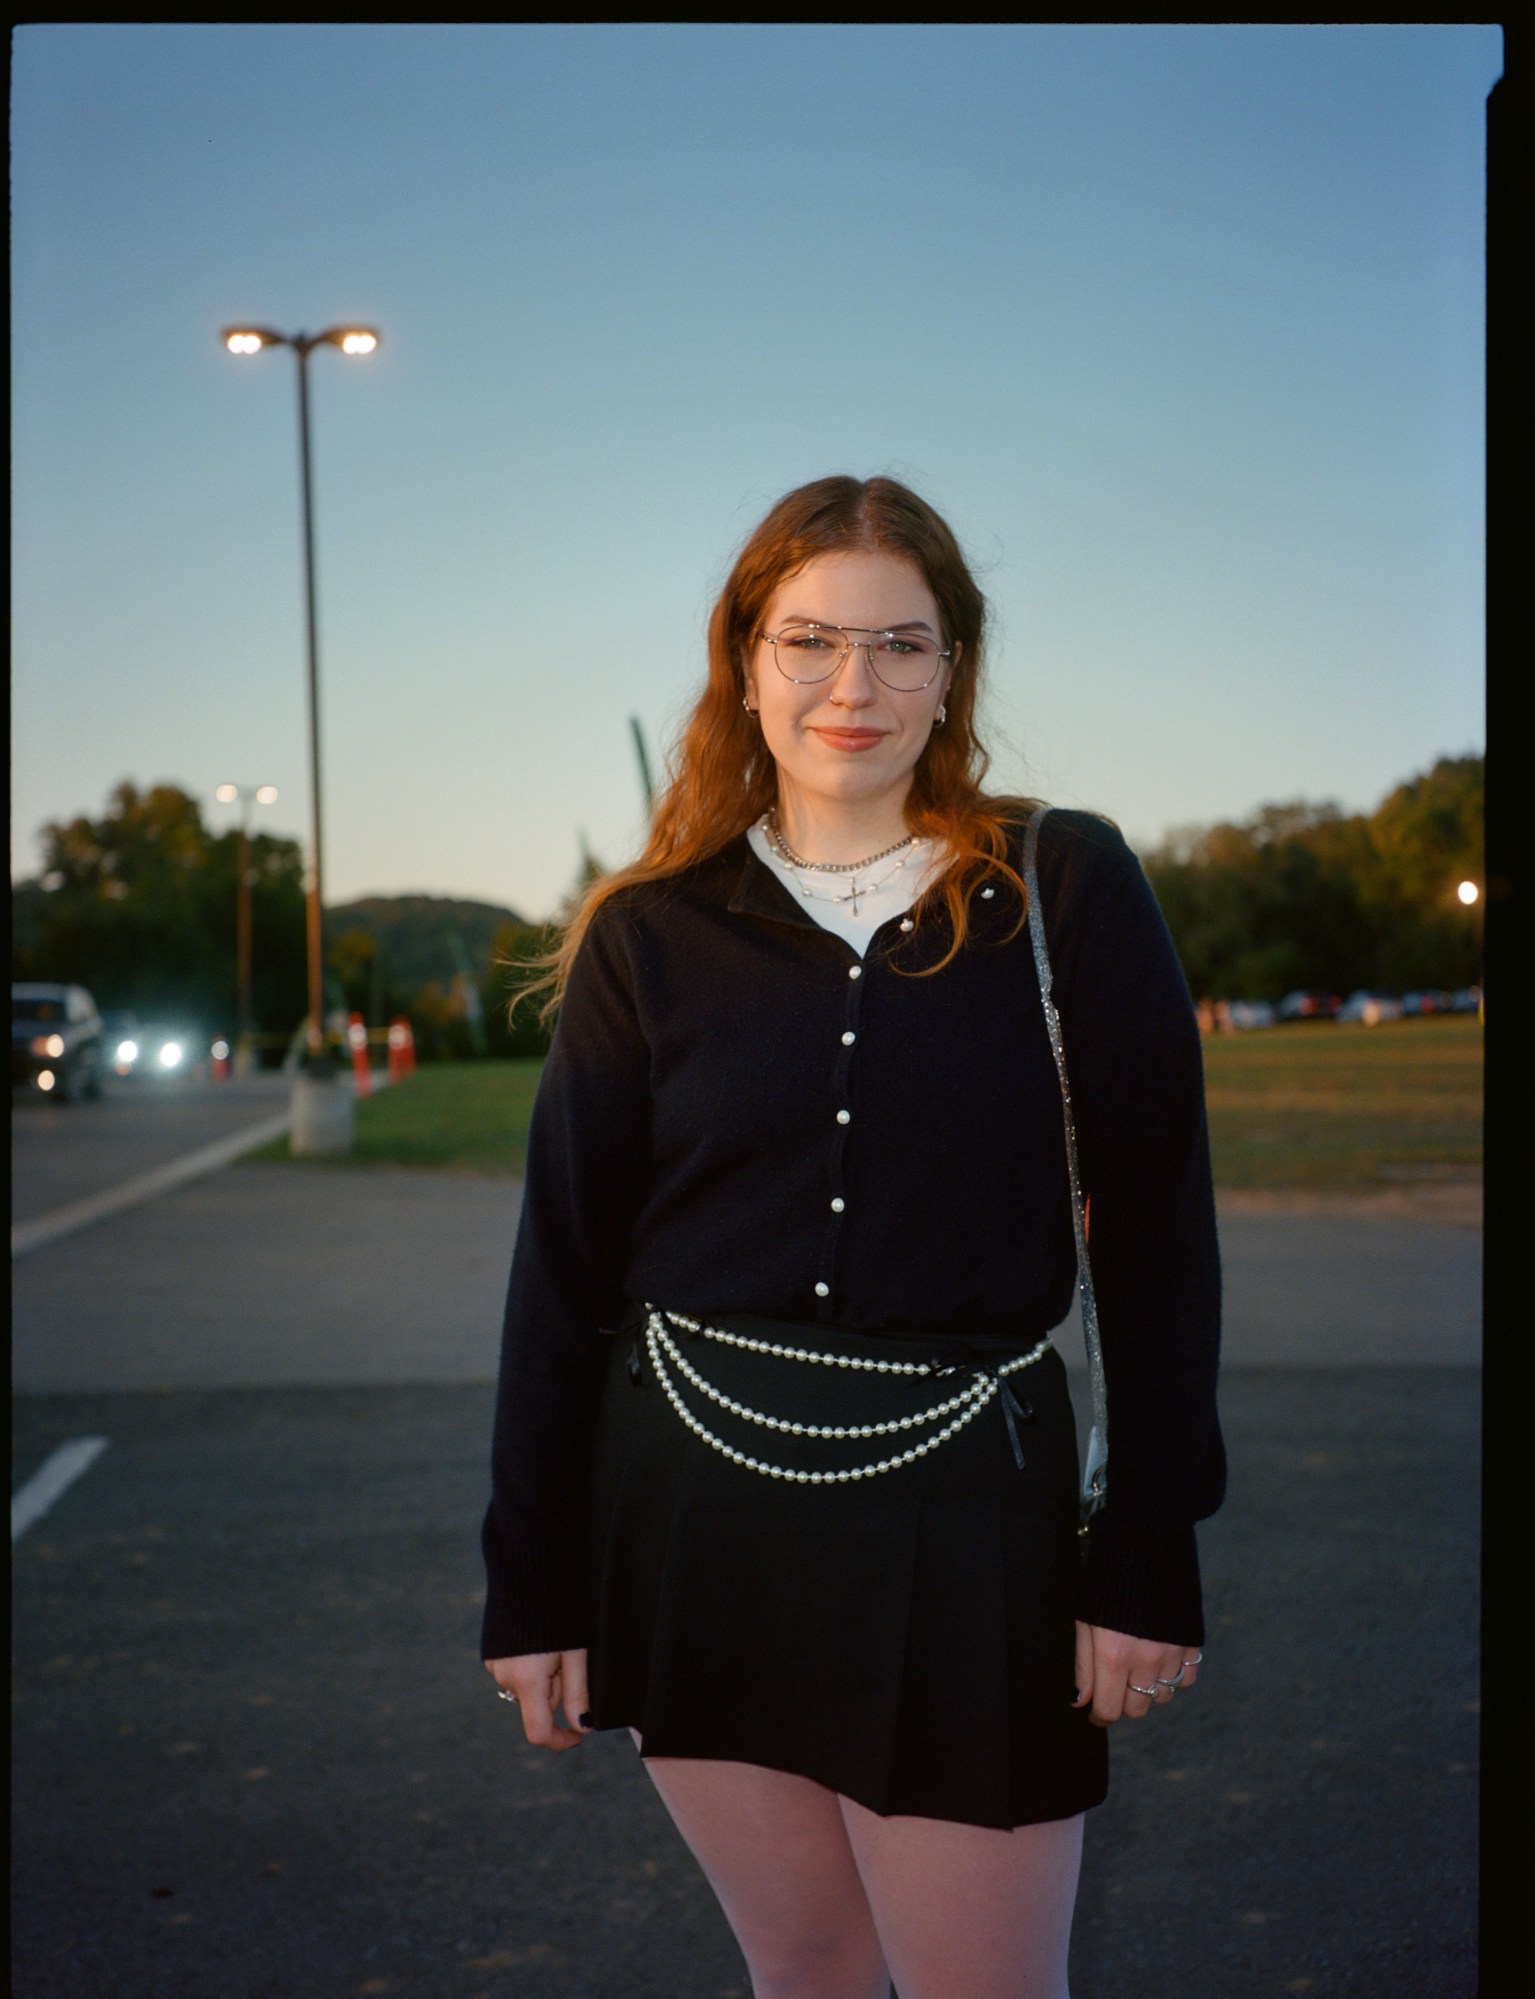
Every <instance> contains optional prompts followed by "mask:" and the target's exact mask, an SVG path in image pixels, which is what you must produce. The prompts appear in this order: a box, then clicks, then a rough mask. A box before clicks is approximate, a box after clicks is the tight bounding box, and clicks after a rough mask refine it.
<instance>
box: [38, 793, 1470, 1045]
mask: <svg viewBox="0 0 1535 1999" xmlns="http://www.w3.org/2000/svg"><path fill="white" fill-rule="evenodd" d="M1484 783H1485V777H1484V762H1483V759H1482V758H1481V757H1479V756H1465V757H1442V758H1440V759H1439V761H1438V762H1436V763H1435V764H1434V765H1433V767H1432V769H1430V770H1427V771H1424V772H1422V773H1420V774H1419V775H1418V776H1416V777H1413V778H1411V779H1409V780H1408V781H1407V782H1406V783H1405V784H1401V785H1398V786H1397V787H1396V789H1395V790H1394V791H1392V792H1391V793H1390V795H1389V796H1388V797H1386V798H1385V799H1383V800H1382V802H1381V803H1380V805H1378V806H1377V807H1376V809H1375V810H1374V812H1371V813H1368V814H1352V815H1348V814H1345V813H1343V812H1342V811H1341V810H1340V809H1339V808H1338V807H1337V806H1336V805H1313V804H1308V803H1304V802H1301V803H1294V804H1289V805H1265V806H1263V807H1262V808H1261V809H1260V810H1259V811H1257V812H1256V813H1254V814H1253V815H1252V817H1251V818H1249V819H1245V820H1242V821H1240V822H1231V823H1222V824H1220V825H1215V826H1204V827H1189V828H1184V829H1182V830H1180V831H1178V832H1175V833H1173V834H1170V835H1169V836H1168V837H1167V838H1166V839H1165V840H1164V841H1163V842H1162V843H1161V844H1160V845H1159V846H1157V847H1156V848H1155V849H1153V850H1151V851H1150V852H1148V853H1146V854H1144V855H1143V856H1142V861H1143V864H1144V866H1145V869H1146V873H1147V875H1148V877H1149V879H1150V881H1151V884H1152V887H1153V888H1154V890H1155V891H1156V895H1157V899H1158V901H1159V902H1160V904H1161V906H1162V910H1163V913H1164V915H1165V916H1166V918H1167V924H1168V928H1169V930H1170V931H1171V933H1172V936H1173V941H1174V943H1175V944H1176V945H1177V948H1178V952H1179V956H1180V958H1181V959H1182V962H1183V967H1184V971H1185V973H1186V975H1187V978H1188V981H1189V985H1190V988H1191V989H1192V991H1193V992H1194V994H1195V996H1196V997H1198V998H1212V999H1213V998H1231V999H1235V998H1253V999H1258V998H1269V999H1276V998H1278V997H1280V996H1281V995H1282V994H1284V993H1286V992H1291V991H1294V990H1296V989H1305V990H1325V991H1328V992H1335V993H1339V994H1345V993H1349V992H1353V991H1355V990H1357V989H1358V988H1360V987H1367V988H1369V989H1371V990H1375V991H1383V992H1401V991H1404V990H1407V989H1409V988H1413V987H1457V986H1465V985H1470V984H1472V983H1474V982H1476V981H1478V980H1479V979H1480V977H1481V931H1480V910H1481V904H1480V902H1478V903H1477V904H1475V905H1474V906H1473V907H1472V908H1471V909H1467V908H1466V907H1465V906H1464V905H1463V904H1462V903H1461V902H1460V901H1459V900H1458V898H1457V894H1456V890H1457V887H1458V884H1459V883H1460V882H1461V881H1462V880H1469V881H1472V882H1475V883H1476V884H1477V885H1478V886H1479V887H1484V886H1485V880H1484V858H1483V800H1484ZM42 844H43V852H44V866H43V870H42V873H41V875H40V876H39V877H38V878H37V879H36V880H32V881H24V882H17V883H15V884H14V885H13V888H12V896H11V927H12V976H13V978H16V979H67V980H71V981H77V982H79V983H80V984H82V985H86V986H89V987H90V989H91V991H92V992H93V993H94V994H95V997H96V1001H97V1004H98V1005H99V1006H103V1007H122V1008H131V1009H132V1010H133V1011H135V1012H137V1013H138V1014H140V1015H141V1017H142V1018H144V1019H146V1020H148V1019H156V1018H167V1017H169V1018H188V1017H190V1019H192V1020H195V1021H197V1022H200V1023H202V1024H203V1025H204V1026H206V1027H207V1028H208V1029H209V1030H210V1031H211V1030H213V1029H215V1028H217V1029H222V1030H224V1031H226V1032H227V1031H229V1030H230V1029H232V1027H233V1025H234V1020H235V1004H236V992H235V984H236V968H235V957H234V930H235V918H234V912H235V900H236V888H237V881H236V876H237V870H238V865H239V859H238V856H239V835H238V833H237V832H235V831H233V830H231V831H228V832H224V833H214V832H212V831H211V830H210V829H209V828H208V827H207V826H206V825H205V824H204V822H203V818H202V811H201V807H200V805H199V803H198V801H197V800H196V799H195V798H194V797H192V796H191V795H190V794H189V793H187V792H184V791H182V790H180V789H179V788H178V787H176V786H174V785H166V784H162V785H155V786H153V787H151V788H150V789H148V790H143V791H141V790H139V789H138V788H137V787H136V786H135V785H133V784H132V783H127V782H125V783H123V784H120V785H118V786H117V788H116V790H115V791H114V792H113V793H112V795H111V798H110V799H109V800H108V804H107V809H106V811H105V812H104V813H103V814H102V816H101V817H100V818H96V819H92V818H90V817H88V816H86V815H84V814H81V815H79V816H77V817H75V818H73V819H70V820H67V821H57V822H50V823H49V824H48V825H47V826H45V827H44V828H43V831H42ZM249 859H250V873H251V910H252V932H253V937H254V950H253V955H252V1014H253V1024H254V1026H255V1027H256V1029H257V1030H258V1032H261V1033H263V1034H265V1035H267V1036H270V1037H271V1038H272V1039H273V1040H274V1041H275V1042H280V1041H281V1040H282V1039H284V1038H286V1037H289V1036H291V1035H293V1034H294V1033H295V1032H296V1031H297V1030H298V1028H299V1027H300V1025H301V1024H302V1019H303V1015H304V1011H305V1006H306V990H307V988H306V976H305V962H306V961H305V948H306V947H305V931H304V886H303V865H302V856H301V854H300V851H299V847H298V843H297V842H296V841H293V840H287V839H281V838H278V837H276V836H275V835H272V834H267V833H260V832H254V831H253V832H252V834H251V836H250V849H249ZM600 872H601V870H600V868H599V866H598V864H597V863H596V862H595V861H594V860H592V858H591V857H590V856H589V855H588V856H585V857H584V858H583V861H582V866H581V870H580V874H579V876H578V878H577V880H576V882H575V883H574V884H573V885H572V889H571V893H570V895H569V896H568V897H567V898H566V901H565V903H564V905H563V906H562V909H561V910H560V912H558V914H557V915H556V916H555V917H554V918H551V919H550V920H549V921H548V922H542V923H540V922H531V921H529V920H527V919H526V918H524V917H522V916H520V915H518V914H517V913H516V912H515V911H513V910H510V909H504V908H501V907H500V906H498V905H495V904H489V903H476V902H469V901H455V900H452V899H450V898H445V897H412V896H386V897H376V898H371V899H369V900H367V901H364V902H357V903H352V904H348V905H344V906H342V907H340V908H336V909H332V910H330V911H328V912H327V934H326V983H327V1004H328V1005H329V1006H332V1007H337V1008H343V1009H344V1010H346V1011H347V1012H355V1013H360V1014H361V1015H362V1016H363V1018H364V1019H365V1020H367V1021H368V1023H369V1024H370V1025H371V1026H375V1027H378V1026H383V1025H384V1024H385V1023H386V1022H387V1021H389V1020H391V1019H395V1018H397V1017H399V1016H401V1015H403V1016H405V1017H406V1018H407V1019H409V1021H410V1022H411V1026H412V1029H413V1031H414V1034H415V1037H416V1044H417V1051H418V1054H419V1055H420V1057H421V1059H422V1060H425V1061H432V1060H438V1059H467V1058H471V1057H475V1056H482V1055H483V1056H501V1057H506V1056H538V1055H542V1054H543V1053H545V1052H546V1050H547V1047H548V1034H547V1030H546V1029H545V1028H543V1027H542V1026H541V1025H540V1023H539V1020H538V1017H537V1010H536V1008H534V1007H531V1006H522V1007H518V1008H517V1009H516V1011H515V1014H514V1015H513V1016H512V1017H511V1018H509V1017H508V1001H509V1000H510V998H511V997H512V995H513V994H514V993H515V991H516V990H517V988H518V986H519V985H520V984H525V983H526V982H527V980H528V979H529V978H530V977H531V976H532V973H531V970H530V967H531V962H532V960H534V959H535V958H537V957H539V956H541V955H542V954H543V953H545V952H546V951H548V949H549V948H550V946H551V945H552V944H553V942H554V940H555V938H556V937H557V935H558V931H559V922H560V919H561V918H562V917H564V916H566V915H568V913H569V911H570V909H571V907H572V906H573V904H574V901H575V898H576V896H577V895H578V894H579V892H580V890H581V889H582V888H584V886H585V885H586V883H587V882H589V881H590V880H591V879H592V877H593V876H594V875H595V874H598V873H600Z"/></svg>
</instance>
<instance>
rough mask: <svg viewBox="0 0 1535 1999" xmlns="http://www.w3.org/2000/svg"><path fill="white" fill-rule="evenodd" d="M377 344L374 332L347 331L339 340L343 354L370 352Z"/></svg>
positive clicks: (376, 336)
mask: <svg viewBox="0 0 1535 1999" xmlns="http://www.w3.org/2000/svg"><path fill="white" fill-rule="evenodd" d="M377 345H378V335H377V334H376V333H347V334H343V336H342V340H341V351H342V353H343V354H371V353H372V352H373V350H374V348H375V347H376V346H377Z"/></svg>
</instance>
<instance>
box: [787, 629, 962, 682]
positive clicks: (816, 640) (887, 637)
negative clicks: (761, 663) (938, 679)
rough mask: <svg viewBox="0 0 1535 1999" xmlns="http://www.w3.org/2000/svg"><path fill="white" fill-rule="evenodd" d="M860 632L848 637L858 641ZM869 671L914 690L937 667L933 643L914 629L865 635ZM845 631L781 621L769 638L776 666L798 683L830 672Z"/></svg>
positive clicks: (845, 639) (835, 664)
mask: <svg viewBox="0 0 1535 1999" xmlns="http://www.w3.org/2000/svg"><path fill="white" fill-rule="evenodd" d="M864 636H865V635H860V637H859V638H858V639H855V640H854V641H853V643H854V644H855V645H861V644H863V642H864ZM866 636H867V638H868V641H869V645H870V658H871V659H872V661H873V664H874V671H875V672H876V673H877V674H878V675H879V677H880V679H881V680H882V681H884V683H885V685H886V686H887V687H893V688H895V689H897V690H898V691H899V692H902V693H907V694H910V693H914V692H915V691H916V689H917V688H919V687H926V686H927V685H928V683H929V682H930V681H931V680H932V678H933V676H934V675H935V674H936V672H937V671H938V647H937V645H936V644H935V642H934V641H933V640H932V639H928V638H923V637H922V636H921V635H920V634H918V633H908V632H879V633H873V632H871V633H869V634H867V635H866ZM847 645H848V635H847V634H846V633H845V632H841V631H839V630H838V629H837V627H836V626H835V625H785V626H784V628H783V630H782V631H781V632H780V633H779V634H778V636H777V638H776V639H775V640H774V642H773V652H774V656H775V657H776V659H777V661H778V665H779V670H780V671H781V672H783V673H785V674H787V675H788V677H789V679H790V680H794V681H798V682H799V683H800V684H801V685H802V686H803V685H804V684H806V683H807V682H814V681H817V680H826V679H827V678H829V677H830V675H831V674H833V673H835V672H836V670H837V667H838V666H839V664H840V663H841V660H842V656H843V654H844V652H845V651H846V650H847Z"/></svg>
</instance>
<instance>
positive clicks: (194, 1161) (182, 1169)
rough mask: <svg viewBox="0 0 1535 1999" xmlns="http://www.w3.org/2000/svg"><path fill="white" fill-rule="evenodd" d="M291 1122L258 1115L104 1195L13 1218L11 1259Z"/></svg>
mask: <svg viewBox="0 0 1535 1999" xmlns="http://www.w3.org/2000/svg"><path fill="white" fill-rule="evenodd" d="M292 1122H293V1113H292V1112H291V1111H283V1112H282V1113H281V1114H280V1115H278V1116H276V1117H269V1118H263V1119H262V1120H261V1122H260V1123H259V1124H247V1125H242V1126H241V1127H240V1129H239V1130H238V1131H232V1132H230V1133H228V1134H227V1135H226V1136H225V1137H223V1138H217V1139H215V1140H214V1141H213V1143H212V1144H211V1145H204V1146H201V1147H199V1148H198V1150H197V1151H196V1152H185V1153H183V1154H182V1156H181V1157H180V1158H179V1159H172V1160H171V1161H170V1162H169V1163H168V1164H167V1165H165V1166H157V1167H155V1168H154V1170H153V1171H152V1172H149V1173H138V1174H135V1175H134V1177H133V1178H132V1179H131V1180H124V1181H123V1182H122V1183H121V1184H120V1185H119V1186H116V1187H108V1188H107V1189H106V1191H105V1192H104V1193H101V1194H90V1195H87V1197H86V1198H85V1199H84V1200H83V1201H71V1202H70V1203H69V1205H68V1206H67V1207H63V1208H54V1209H52V1210H51V1211H50V1212H49V1213H48V1214H46V1215H39V1216H37V1218H36V1219H35V1220H34V1221H30V1222H13V1223H12V1225H11V1257H12V1260H13V1261H14V1259H15V1258H16V1257H18V1256H25V1255H26V1254H27V1252H28V1251H29V1250H33V1249H42V1248H43V1247H44V1245H45V1244H47V1243H50V1242H57V1241H58V1240H59V1238H60V1236H66V1235H73V1234H74V1232H75V1230H76V1229H83V1228H85V1227H87V1226H88V1225H89V1224H90V1223H91V1222H100V1221H105V1220H106V1218H107V1217H108V1216H109V1215H115V1214H119V1213H120V1212H121V1211H122V1210H123V1209H124V1208H133V1207H137V1206H138V1204H139V1202H140V1201H150V1200H153V1199H154V1197H155V1195H156V1194H166V1193H169V1192H170V1190H171V1188H173V1187H180V1186H181V1185H182V1184H183V1183H184V1182H186V1181H188V1180H196V1179H197V1178H199V1176H200V1175H202V1174H204V1173H213V1172H215V1171H216V1170H217V1169H218V1168H219V1167H220V1166H227V1165H228V1164H229V1162H230V1161H231V1160H232V1159H238V1158H239V1157H240V1155H241V1153H242V1152H254V1151H255V1149H256V1147H257V1146H258V1145H265V1144H266V1142H267V1140H268V1139H270V1138H277V1137H280V1136H281V1134H282V1133H283V1132H285V1131H286V1130H287V1129H288V1126H289V1125H290V1124H291V1123H292Z"/></svg>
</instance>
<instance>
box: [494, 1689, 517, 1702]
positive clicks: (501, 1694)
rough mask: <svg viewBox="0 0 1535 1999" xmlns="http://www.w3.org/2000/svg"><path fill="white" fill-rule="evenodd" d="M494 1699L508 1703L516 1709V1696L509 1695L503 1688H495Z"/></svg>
mask: <svg viewBox="0 0 1535 1999" xmlns="http://www.w3.org/2000/svg"><path fill="white" fill-rule="evenodd" d="M496 1699H497V1700H498V1701H510V1702H511V1704H512V1706H513V1707H516V1705H517V1696H516V1695H515V1694H509V1693H508V1692H507V1691H506V1688H505V1687H497V1688H496Z"/></svg>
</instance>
